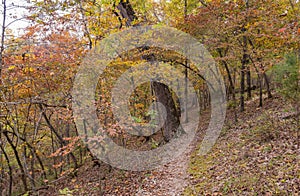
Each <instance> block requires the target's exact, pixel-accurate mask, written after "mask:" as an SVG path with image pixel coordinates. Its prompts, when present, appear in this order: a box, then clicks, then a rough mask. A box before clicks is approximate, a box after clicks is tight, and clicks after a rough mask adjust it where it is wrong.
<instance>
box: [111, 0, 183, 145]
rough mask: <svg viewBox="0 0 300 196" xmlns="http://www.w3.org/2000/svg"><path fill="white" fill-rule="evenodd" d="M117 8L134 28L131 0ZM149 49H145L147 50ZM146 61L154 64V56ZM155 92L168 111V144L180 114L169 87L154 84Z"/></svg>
mask: <svg viewBox="0 0 300 196" xmlns="http://www.w3.org/2000/svg"><path fill="white" fill-rule="evenodd" d="M117 8H118V10H119V12H120V14H121V16H122V18H124V19H126V26H128V27H129V26H132V22H133V21H134V20H136V19H137V17H136V15H135V12H134V10H133V8H132V6H131V4H130V2H129V0H121V1H120V2H119V4H118V5H117ZM147 49H148V48H143V50H147ZM142 58H143V59H144V60H147V61H150V62H154V60H155V56H154V55H147V56H143V57H142ZM152 86H153V91H154V93H155V95H156V97H157V101H158V102H160V103H162V104H163V105H164V106H165V108H166V111H167V119H166V121H165V123H164V126H163V129H164V130H163V136H164V140H165V141H166V142H168V141H169V140H170V139H171V138H172V137H173V136H174V135H175V131H176V130H177V128H178V126H179V125H180V116H179V112H178V111H177V109H176V105H175V102H174V100H173V97H172V94H171V91H170V89H169V88H168V86H166V85H165V84H162V83H159V82H152Z"/></svg>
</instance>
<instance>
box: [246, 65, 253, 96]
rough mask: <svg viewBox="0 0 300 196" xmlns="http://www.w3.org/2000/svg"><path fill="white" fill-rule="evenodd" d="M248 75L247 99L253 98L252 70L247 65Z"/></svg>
mask: <svg viewBox="0 0 300 196" xmlns="http://www.w3.org/2000/svg"><path fill="white" fill-rule="evenodd" d="M246 77H247V99H250V98H251V90H252V88H251V71H250V67H249V66H247V69H246Z"/></svg>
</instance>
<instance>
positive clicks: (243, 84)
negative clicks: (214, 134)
mask: <svg viewBox="0 0 300 196" xmlns="http://www.w3.org/2000/svg"><path fill="white" fill-rule="evenodd" d="M244 56H245V54H244V55H243V61H242V67H241V81H240V86H241V87H240V111H241V112H243V111H244V110H245V105H244V104H245V103H244V91H245V64H244V58H245V57H244Z"/></svg>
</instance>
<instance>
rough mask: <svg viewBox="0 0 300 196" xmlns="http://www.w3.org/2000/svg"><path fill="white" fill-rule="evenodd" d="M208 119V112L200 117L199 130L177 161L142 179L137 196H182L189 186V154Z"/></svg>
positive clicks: (201, 135)
mask: <svg viewBox="0 0 300 196" xmlns="http://www.w3.org/2000/svg"><path fill="white" fill-rule="evenodd" d="M209 117H210V116H209V113H208V112H206V113H204V114H202V115H201V121H202V122H200V124H199V128H198V129H199V130H198V131H197V132H196V136H195V138H194V140H193V141H192V143H191V144H190V145H189V146H188V148H187V149H185V151H184V153H183V154H182V155H180V156H179V157H178V158H177V159H175V160H173V161H171V162H170V163H168V164H167V165H163V166H160V167H159V168H158V169H156V170H154V171H152V172H151V173H152V175H151V176H149V177H146V178H145V179H144V182H143V187H144V188H143V189H139V190H138V191H137V194H136V195H137V196H150V195H151V196H153V195H168V196H169V195H170V196H178V195H182V192H183V191H184V189H185V187H187V186H188V185H189V174H188V172H187V169H188V165H189V162H190V157H191V154H192V153H193V152H194V151H195V149H196V147H197V146H198V145H199V143H200V142H201V140H202V138H203V136H204V134H203V133H204V132H205V130H206V128H207V124H208V121H209ZM191 127H193V126H191ZM194 127H195V126H194Z"/></svg>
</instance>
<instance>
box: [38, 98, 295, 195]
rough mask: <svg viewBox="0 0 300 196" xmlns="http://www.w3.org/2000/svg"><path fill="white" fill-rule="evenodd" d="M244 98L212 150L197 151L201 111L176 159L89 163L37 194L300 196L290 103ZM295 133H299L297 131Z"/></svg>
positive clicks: (206, 115)
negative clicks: (131, 164) (143, 167)
mask: <svg viewBox="0 0 300 196" xmlns="http://www.w3.org/2000/svg"><path fill="white" fill-rule="evenodd" d="M256 104H257V101H253V100H252V101H251V100H250V101H248V103H247V104H246V111H245V112H244V113H242V114H238V116H239V119H238V123H234V121H233V111H232V110H230V109H229V110H228V111H227V117H226V122H225V125H224V127H223V129H222V132H221V135H220V137H219V139H218V141H217V143H216V144H215V146H214V147H213V149H212V150H211V151H210V152H209V153H208V154H207V155H204V156H199V155H197V149H198V148H199V147H200V146H199V145H200V143H201V140H202V138H203V136H204V133H205V130H206V128H207V125H208V121H209V119H210V113H209V111H207V112H204V113H203V114H202V116H201V119H202V120H201V122H202V124H200V126H199V130H198V132H197V136H196V137H195V139H194V141H193V142H192V144H191V145H190V146H189V148H187V149H186V151H185V153H184V154H183V155H181V156H180V157H179V158H178V159H176V160H174V161H172V162H170V163H169V164H167V165H164V166H161V167H159V168H158V169H155V170H152V171H144V172H132V171H123V170H119V169H114V168H113V169H112V170H111V171H110V172H108V169H109V167H108V166H106V165H102V166H101V167H98V166H93V164H92V162H91V161H89V162H87V163H86V164H85V165H84V166H82V167H81V168H80V169H79V171H78V173H77V176H76V177H74V176H73V177H71V176H69V177H67V178H63V179H61V180H57V181H56V182H55V183H53V184H52V186H50V188H49V189H48V190H44V191H41V192H40V195H116V196H119V195H120V196H125V195H139V196H144V195H145V196H146V195H155V196H160V195H161V196H165V195H166V196H167V195H171V196H176V195H299V194H300V193H299V190H300V187H299V184H300V180H299V179H300V163H299V160H300V157H299V154H300V149H299V145H298V142H299V141H298V139H299V130H298V128H299V127H297V126H299V124H298V125H297V123H296V119H293V118H292V117H290V115H291V113H292V107H291V106H290V105H287V104H286V103H285V102H284V101H283V100H282V99H281V98H280V97H278V96H275V97H274V98H272V99H265V100H264V106H263V108H258V107H257V106H256ZM297 132H298V133H297Z"/></svg>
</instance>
